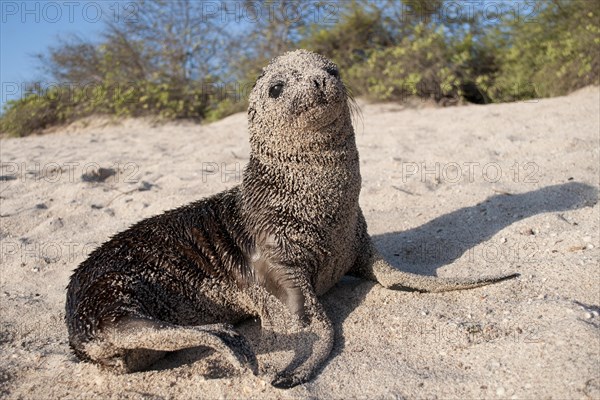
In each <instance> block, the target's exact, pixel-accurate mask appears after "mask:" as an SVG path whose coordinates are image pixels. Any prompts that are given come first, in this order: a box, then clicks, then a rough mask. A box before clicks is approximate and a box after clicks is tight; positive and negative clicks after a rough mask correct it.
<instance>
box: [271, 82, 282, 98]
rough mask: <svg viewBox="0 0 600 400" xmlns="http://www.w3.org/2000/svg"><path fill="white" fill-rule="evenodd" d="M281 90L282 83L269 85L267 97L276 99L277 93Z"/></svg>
mask: <svg viewBox="0 0 600 400" xmlns="http://www.w3.org/2000/svg"><path fill="white" fill-rule="evenodd" d="M282 90H283V83H276V84H275V85H273V86H271V88H270V89H269V97H271V98H273V99H276V98H278V97H279V95H280V94H281V91H282Z"/></svg>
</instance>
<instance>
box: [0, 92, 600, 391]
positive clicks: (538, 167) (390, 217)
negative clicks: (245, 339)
mask: <svg viewBox="0 0 600 400" xmlns="http://www.w3.org/2000/svg"><path fill="white" fill-rule="evenodd" d="M599 93H600V91H599V90H598V88H597V87H596V88H587V89H584V90H582V91H579V92H577V93H574V94H572V95H570V96H568V97H561V98H554V99H546V100H542V101H539V102H535V103H513V104H500V105H489V106H467V107H456V108H447V109H432V108H420V109H404V108H403V107H402V106H400V105H392V104H383V105H365V106H363V119H362V121H358V123H357V142H358V147H359V151H360V154H361V168H362V175H363V189H362V195H361V205H362V207H363V210H364V212H365V215H366V218H367V221H368V223H369V230H370V232H371V234H372V235H374V237H375V240H376V241H377V243H378V245H379V247H380V248H381V250H382V252H383V253H384V254H385V255H386V257H387V258H388V259H389V260H390V261H392V262H393V263H395V265H397V266H398V267H400V268H402V269H404V270H407V271H413V272H418V273H422V274H429V275H435V274H437V275H440V276H469V275H470V276H475V275H484V274H496V273H509V272H519V273H520V274H521V277H520V278H518V279H515V280H511V281H507V282H502V283H499V284H496V285H493V286H488V287H483V288H479V289H475V290H470V291H461V292H451V293H443V294H418V293H409V292H393V291H388V290H385V289H383V288H382V287H380V286H378V285H376V284H373V283H368V282H361V281H358V280H354V279H350V278H348V279H344V280H343V281H342V282H341V283H340V284H339V285H337V286H336V287H335V288H334V289H333V290H331V292H330V293H328V294H327V295H326V296H324V298H323V302H324V303H325V306H326V309H327V312H328V313H329V315H330V316H331V318H332V319H333V321H334V325H335V329H336V346H335V348H334V351H333V354H332V355H331V357H330V359H329V361H328V363H327V364H326V365H325V367H324V368H323V370H322V371H320V373H319V374H318V376H317V377H316V378H315V379H314V380H312V381H311V382H309V383H307V384H305V385H302V386H300V387H296V388H293V389H290V390H287V391H286V390H278V389H274V388H272V387H271V386H270V385H269V384H268V382H267V381H265V380H263V379H261V378H260V377H254V376H251V375H243V376H233V377H225V378H217V379H210V376H211V374H213V372H214V371H213V370H214V368H212V369H211V366H212V365H213V364H215V363H217V364H218V357H216V356H215V355H214V354H213V355H211V356H209V357H207V358H201V359H200V360H197V361H195V362H188V363H186V360H188V359H190V357H191V356H190V354H191V353H190V352H188V353H182V354H176V355H173V356H170V358H169V359H167V360H165V361H164V362H162V364H160V365H159V366H158V367H157V369H156V370H153V371H149V372H143V373H136V374H130V375H124V376H117V375H113V374H110V373H107V372H103V371H100V370H99V369H98V368H97V367H95V366H93V365H90V364H86V363H81V362H78V361H77V360H76V358H75V357H74V356H73V355H72V354H71V353H70V351H69V348H68V346H67V333H66V328H65V326H64V323H63V315H64V312H63V308H64V301H65V287H66V285H67V282H68V279H69V275H70V273H71V271H72V270H73V269H74V268H75V267H76V266H77V264H78V263H79V262H81V261H82V260H83V259H84V258H85V257H86V255H87V254H88V253H89V251H90V250H91V249H92V248H93V247H94V246H95V245H97V244H100V243H101V242H103V241H105V240H106V239H107V238H108V237H109V236H110V235H112V234H114V233H116V232H117V231H120V230H123V229H125V228H127V227H128V226H129V225H130V224H132V223H134V222H136V221H138V220H140V219H142V218H144V217H148V216H151V215H154V214H157V213H160V212H162V211H163V210H166V209H170V208H173V207H176V206H179V205H182V204H185V203H187V202H190V201H192V200H195V199H198V198H200V197H204V196H207V195H210V194H213V193H216V192H218V191H220V190H222V189H224V188H227V187H230V186H232V185H234V184H236V183H237V182H236V178H237V179H239V178H240V177H241V170H242V168H243V166H244V165H245V163H246V161H247V155H248V151H249V147H248V144H247V134H246V121H245V115H244V114H238V115H234V116H231V117H229V118H227V119H225V120H223V121H220V122H217V123H215V124H212V125H207V126H193V125H186V124H183V125H182V124H168V125H164V126H157V127H156V126H155V127H153V126H151V124H149V123H148V122H145V121H140V120H129V121H125V122H123V123H121V124H120V125H117V126H95V127H93V126H92V127H81V126H80V127H77V126H76V127H70V128H69V129H62V130H59V131H58V132H55V133H52V134H48V135H45V136H32V137H27V138H22V139H1V140H0V146H1V162H2V171H1V173H0V175H1V176H2V178H1V179H2V181H0V196H1V200H2V203H1V209H0V214H1V215H2V217H1V218H0V223H1V226H2V227H1V231H0V239H1V253H0V256H1V270H0V272H1V277H0V286H1V287H0V306H1V308H0V311H1V314H0V319H1V327H0V329H1V330H0V397H7V398H14V399H17V398H19V399H20V398H23V399H41V398H52V399H54V398H103V399H104V398H148V399H163V398H164V399H167V398H235V399H237V398H284V399H285V398H346V399H347V398H369V399H372V398H457V399H458V398H460V399H463V398H519V399H533V398H536V399H538V398H547V399H550V398H552V399H567V398H569V399H570V398H575V399H584V398H595V399H598V398H600V317H599V316H598V312H599V311H600V267H599V253H598V252H599V250H598V249H599V248H600V243H599V225H600V221H599V220H600V213H599V210H600V209H599V207H600V206H599V205H598V186H599V177H600V172H599V161H600V160H599V159H600V157H599V135H600V122H599V118H600V109H599V108H600V105H599V104H600V94H599ZM211 163H216V164H211ZM222 163H224V165H225V167H226V168H227V169H228V170H229V171H233V172H232V173H231V174H229V175H227V174H223V175H222V174H220V173H217V174H207V173H204V174H203V169H204V170H207V171H208V172H210V171H212V169H213V167H214V166H215V165H218V167H219V168H220V169H221V166H222V165H223V164H222ZM97 166H99V167H103V168H113V169H116V170H117V171H118V175H115V176H112V177H109V178H108V179H106V180H105V181H104V182H103V183H97V182H85V181H83V180H82V178H81V176H82V174H83V173H84V172H86V171H87V172H92V170H95V169H96V167H97ZM457 167H458V168H457ZM236 168H237V171H238V175H237V176H236V173H235V171H236ZM436 168H439V170H436ZM61 169H62V170H61ZM438 171H439V172H438ZM13 178H16V179H13ZM227 178H228V179H229V181H227ZM255 330H256V324H250V325H249V326H246V327H245V328H244V331H245V332H247V331H250V332H252V331H255ZM196 358H197V357H196ZM259 360H260V361H262V362H269V363H272V364H277V363H278V360H279V362H281V361H280V357H279V355H278V354H277V353H273V354H263V355H260V356H259ZM211 371H213V372H211ZM206 375H208V376H206ZM213 375H214V374H213Z"/></svg>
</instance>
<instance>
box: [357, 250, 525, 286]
mask: <svg viewBox="0 0 600 400" xmlns="http://www.w3.org/2000/svg"><path fill="white" fill-rule="evenodd" d="M362 271H363V274H362V276H361V277H363V278H366V279H369V280H373V281H376V282H378V283H379V284H381V285H382V286H383V287H386V288H388V289H393V290H411V291H417V292H447V291H450V290H463V289H472V288H476V287H480V286H485V285H489V284H492V283H496V282H501V281H504V280H507V279H511V278H515V277H517V276H519V274H510V275H495V276H484V277H479V278H440V277H436V276H426V275H418V274H411V273H409V272H404V271H400V270H399V269H397V268H394V267H393V266H392V265H390V264H389V263H388V262H387V261H385V260H384V259H383V257H382V256H381V255H380V254H379V253H375V254H374V256H373V257H372V259H371V260H370V261H369V262H368V263H367V265H366V266H365V267H363V269H362Z"/></svg>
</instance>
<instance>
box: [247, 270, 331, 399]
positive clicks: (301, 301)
mask: <svg viewBox="0 0 600 400" xmlns="http://www.w3.org/2000/svg"><path fill="white" fill-rule="evenodd" d="M257 261H258V260H257ZM255 271H256V272H257V275H258V276H257V278H258V279H257V285H256V286H255V287H254V288H253V289H252V290H251V292H252V293H253V294H252V297H253V300H252V302H253V303H254V304H255V305H256V306H257V311H258V314H259V315H260V319H261V325H262V331H263V338H264V340H265V341H266V342H268V346H267V347H268V348H269V349H271V350H273V349H277V350H280V349H285V350H293V351H294V358H293V360H292V361H291V362H290V364H289V365H288V366H287V367H285V368H284V369H283V370H282V371H278V372H276V373H275V377H274V379H273V380H272V382H271V384H272V385H273V386H275V387H277V388H282V389H284V388H291V387H293V386H296V385H299V384H302V383H304V382H306V381H308V380H309V379H310V378H312V377H313V376H314V374H315V373H316V372H317V371H318V370H319V368H320V367H321V365H322V364H323V363H324V362H325V360H327V357H328V356H329V354H330V353H331V349H332V347H333V326H332V324H331V322H330V320H329V318H328V317H327V315H326V314H325V312H324V310H323V307H322V306H321V304H320V303H319V300H318V299H317V296H316V294H315V292H314V290H313V287H312V285H311V284H310V282H309V281H308V279H307V278H306V277H305V276H303V275H302V273H301V271H300V270H297V269H294V268H291V267H288V266H285V265H282V264H278V263H274V262H271V261H269V260H264V259H263V260H260V261H259V262H256V263H255Z"/></svg>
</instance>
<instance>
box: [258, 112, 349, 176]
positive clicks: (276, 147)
mask: <svg viewBox="0 0 600 400" xmlns="http://www.w3.org/2000/svg"><path fill="white" fill-rule="evenodd" d="M348 121H350V119H349V118H347V116H343V117H342V118H340V119H337V120H335V121H333V122H332V123H330V124H329V125H327V126H324V127H319V128H316V129H309V128H302V129H301V128H292V127H288V128H287V129H286V130H285V131H284V132H283V133H282V132H281V131H279V130H276V131H277V134H275V133H272V132H270V131H265V130H264V129H263V130H261V131H259V130H257V129H255V128H254V127H252V126H251V127H250V149H251V152H250V158H251V159H255V160H257V161H259V162H261V163H263V164H266V165H270V166H273V167H276V166H291V165H298V166H301V165H311V164H315V163H320V164H322V165H327V164H329V163H331V162H333V163H335V164H336V165H337V164H338V163H340V162H344V161H346V160H349V159H353V160H354V159H356V158H358V151H357V149H356V142H355V137H354V129H353V127H352V124H351V123H348Z"/></svg>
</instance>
